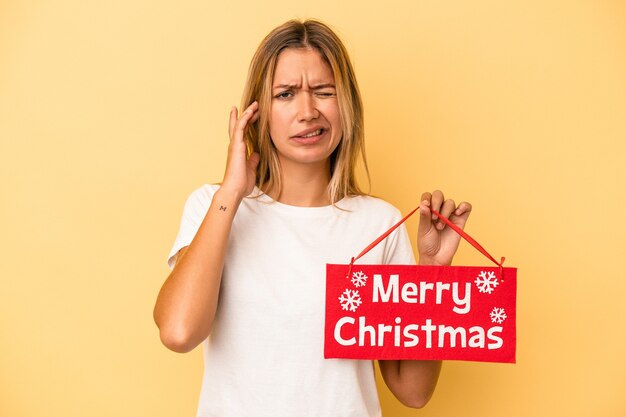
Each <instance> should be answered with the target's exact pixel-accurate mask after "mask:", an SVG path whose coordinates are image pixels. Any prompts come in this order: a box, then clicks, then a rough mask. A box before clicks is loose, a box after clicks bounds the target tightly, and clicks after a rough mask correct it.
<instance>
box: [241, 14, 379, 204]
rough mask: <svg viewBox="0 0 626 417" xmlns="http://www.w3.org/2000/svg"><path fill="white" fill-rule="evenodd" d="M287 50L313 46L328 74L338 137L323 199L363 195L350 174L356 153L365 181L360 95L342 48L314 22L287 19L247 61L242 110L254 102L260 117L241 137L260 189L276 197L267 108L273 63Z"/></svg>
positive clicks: (275, 160)
mask: <svg viewBox="0 0 626 417" xmlns="http://www.w3.org/2000/svg"><path fill="white" fill-rule="evenodd" d="M286 48H312V49H314V50H316V51H317V52H319V53H320V55H321V56H322V58H323V59H324V60H325V61H326V62H327V63H328V65H329V66H330V68H331V69H332V71H333V75H334V78H335V87H336V89H337V100H338V104H339V113H340V115H341V125H342V129H343V130H342V132H343V136H342V138H341V141H340V143H339V145H338V146H337V149H335V151H334V152H333V154H332V155H331V156H330V176H331V177H330V183H329V184H328V196H329V198H330V201H331V204H335V203H336V202H337V201H339V200H341V199H342V198H343V197H346V196H352V195H362V194H365V193H364V192H363V191H362V190H361V189H360V188H359V186H358V184H357V181H356V175H355V168H356V163H357V160H358V157H359V155H360V156H361V158H362V160H363V165H364V168H365V172H366V174H367V179H368V181H369V170H368V167H367V161H366V159H365V146H364V143H363V142H364V131H363V103H362V101H361V94H360V93H359V87H358V85H357V81H356V77H355V75H354V70H353V69H352V64H351V63H350V58H349V57H348V52H347V51H346V48H345V47H344V45H343V43H342V42H341V40H340V39H339V37H338V36H337V35H336V34H335V33H334V32H333V31H332V30H331V29H330V28H329V27H328V26H326V25H325V24H324V23H321V22H319V21H317V20H305V21H302V22H301V21H298V20H290V21H288V22H286V23H284V24H282V25H280V26H278V27H277V28H276V29H274V30H273V31H271V32H270V33H269V34H268V35H267V36H266V37H265V39H263V41H262V42H261V44H260V45H259V47H258V49H257V51H256V53H255V54H254V57H253V58H252V62H251V63H250V69H249V71H248V80H247V82H246V86H245V89H244V93H243V98H242V103H241V108H242V109H243V108H246V107H248V106H249V105H250V104H251V103H252V102H254V101H255V100H256V101H258V102H259V113H260V114H259V119H258V120H257V121H256V122H255V123H252V124H250V126H249V128H248V130H247V132H246V137H245V139H246V141H247V143H248V146H249V148H250V150H251V151H254V152H258V153H259V154H260V156H261V158H260V162H259V165H258V167H257V177H256V185H257V186H258V187H259V188H262V189H265V190H269V189H272V190H277V192H278V194H280V191H281V180H280V162H279V159H278V154H277V152H276V148H275V147H274V144H273V143H272V140H271V138H270V134H269V109H270V105H271V100H272V82H273V80H274V72H275V69H276V62H277V61H278V56H279V55H280V53H281V52H282V51H283V50H284V49H286Z"/></svg>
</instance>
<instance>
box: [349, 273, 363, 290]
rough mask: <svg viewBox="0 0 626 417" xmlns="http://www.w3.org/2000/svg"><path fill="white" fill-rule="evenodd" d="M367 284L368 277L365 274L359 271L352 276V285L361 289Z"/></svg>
mask: <svg viewBox="0 0 626 417" xmlns="http://www.w3.org/2000/svg"><path fill="white" fill-rule="evenodd" d="M366 282H367V275H365V274H364V273H363V272H361V271H358V272H355V273H353V274H352V283H353V284H354V286H355V287H357V288H360V287H363V286H365V284H366Z"/></svg>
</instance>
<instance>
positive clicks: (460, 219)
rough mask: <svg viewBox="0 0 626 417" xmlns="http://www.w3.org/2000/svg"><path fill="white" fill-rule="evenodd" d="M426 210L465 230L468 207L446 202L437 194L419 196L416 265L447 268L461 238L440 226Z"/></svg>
mask: <svg viewBox="0 0 626 417" xmlns="http://www.w3.org/2000/svg"><path fill="white" fill-rule="evenodd" d="M430 209H433V210H436V211H437V212H439V214H441V215H442V216H443V217H445V218H447V219H448V220H450V221H451V222H452V223H453V224H455V225H456V226H459V227H460V228H461V229H463V228H464V227H465V223H466V222H467V218H468V217H469V215H470V212H471V211H472V205H471V204H470V203H467V202H462V203H461V204H459V205H458V206H457V205H456V204H455V203H454V200H451V199H448V200H446V199H445V198H444V196H443V193H442V192H441V191H439V190H437V191H434V192H433V193H432V194H431V193H424V194H422V198H421V204H420V210H419V212H420V225H419V228H418V230H417V249H418V252H419V263H420V265H450V264H451V263H452V258H453V257H454V254H455V253H456V250H457V248H458V247H459V242H460V241H461V236H460V235H459V234H458V233H457V232H455V231H454V230H452V229H451V228H450V227H448V226H447V225H446V224H445V223H444V222H442V221H441V220H440V219H439V218H438V217H437V216H436V215H435V214H434V213H431V211H430Z"/></svg>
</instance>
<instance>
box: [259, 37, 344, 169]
mask: <svg viewBox="0 0 626 417" xmlns="http://www.w3.org/2000/svg"><path fill="white" fill-rule="evenodd" d="M269 130H270V136H271V138H272V142H273V143H274V145H275V146H276V149H277V151H278V156H279V159H280V162H281V166H283V167H286V166H287V165H293V164H294V163H295V164H296V165H298V164H319V165H320V166H327V165H326V164H327V163H328V160H329V159H328V158H329V157H330V155H331V154H332V153H333V151H334V150H335V148H336V147H337V145H338V144H339V142H340V141H341V136H342V131H341V120H340V115H339V103H338V101H337V91H336V88H335V78H334V77H333V72H332V70H331V68H330V66H329V65H328V64H327V63H326V62H325V61H324V60H323V59H322V57H321V55H320V54H319V52H317V51H315V50H313V49H296V48H288V49H285V50H284V51H282V52H281V54H280V55H279V56H278V61H277V63H276V70H275V73H274V80H273V82H272V102H271V109H270V117H269Z"/></svg>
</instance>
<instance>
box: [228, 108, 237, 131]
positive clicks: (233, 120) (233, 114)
mask: <svg viewBox="0 0 626 417" xmlns="http://www.w3.org/2000/svg"><path fill="white" fill-rule="evenodd" d="M236 125H237V107H235V106H233V107H231V108H230V119H229V120H228V137H229V138H231V139H232V138H233V132H234V131H235V126H236Z"/></svg>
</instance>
